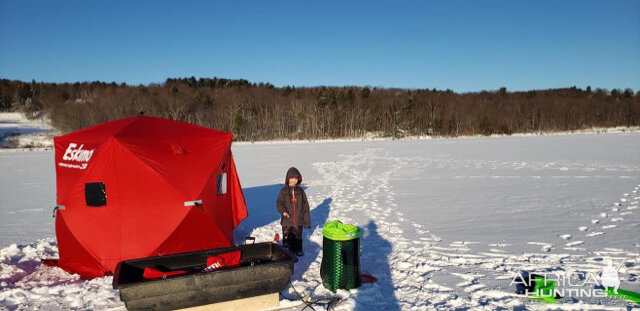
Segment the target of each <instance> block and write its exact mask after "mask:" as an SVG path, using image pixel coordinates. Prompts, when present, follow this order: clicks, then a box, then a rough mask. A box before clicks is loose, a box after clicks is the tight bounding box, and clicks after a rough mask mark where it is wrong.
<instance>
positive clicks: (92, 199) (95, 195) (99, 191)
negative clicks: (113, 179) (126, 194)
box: [84, 182, 107, 206]
mask: <svg viewBox="0 0 640 311" xmlns="http://www.w3.org/2000/svg"><path fill="white" fill-rule="evenodd" d="M84 199H85V201H86V202H87V206H105V205H107V189H106V188H105V186H104V183H103V182H90V183H86V184H84Z"/></svg>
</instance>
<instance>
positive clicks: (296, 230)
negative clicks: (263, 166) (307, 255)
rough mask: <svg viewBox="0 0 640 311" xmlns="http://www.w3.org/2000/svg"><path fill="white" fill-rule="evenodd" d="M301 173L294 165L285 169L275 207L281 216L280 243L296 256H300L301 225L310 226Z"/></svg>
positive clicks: (307, 203) (301, 253)
mask: <svg viewBox="0 0 640 311" xmlns="http://www.w3.org/2000/svg"><path fill="white" fill-rule="evenodd" d="M301 182H302V175H301V174H300V171H298V169H296V168H295V167H292V168H290V169H289V170H288V171H287V177H286V178H285V186H284V187H282V189H280V193H278V198H277V199H276V208H277V209H278V212H279V213H280V216H281V217H282V218H281V219H280V224H281V225H282V244H283V246H284V247H286V248H288V249H289V250H290V251H291V252H292V253H294V254H296V256H302V255H303V252H302V226H305V227H307V228H311V217H310V216H309V202H308V201H307V195H306V194H305V193H304V190H302V188H301V187H300V183H301Z"/></svg>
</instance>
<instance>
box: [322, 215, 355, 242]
mask: <svg viewBox="0 0 640 311" xmlns="http://www.w3.org/2000/svg"><path fill="white" fill-rule="evenodd" d="M322 235H324V236H325V237H326V238H328V239H330V240H334V241H348V240H353V239H357V238H359V237H360V228H358V227H356V226H354V225H349V224H343V223H342V222H340V221H338V220H334V221H330V222H327V223H325V224H324V227H322Z"/></svg>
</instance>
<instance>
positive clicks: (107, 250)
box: [54, 116, 247, 279]
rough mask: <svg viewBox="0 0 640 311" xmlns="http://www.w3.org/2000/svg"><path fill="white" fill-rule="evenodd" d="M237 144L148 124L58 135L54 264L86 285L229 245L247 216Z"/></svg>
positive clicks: (222, 135)
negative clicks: (126, 269)
mask: <svg viewBox="0 0 640 311" xmlns="http://www.w3.org/2000/svg"><path fill="white" fill-rule="evenodd" d="M232 138H233V135H232V134H230V133H226V132H221V131H216V130H212V129H209V128H205V127H200V126H196V125H192V124H188V123H183V122H178V121H174V120H169V119H163V118H156V117H147V116H140V117H133V118H127V119H121V120H116V121H112V122H107V123H103V124H100V125H96V126H93V127H90V128H86V129H83V130H79V131H76V132H73V133H69V134H67V135H63V136H58V137H55V138H54V142H55V165H56V187H57V192H56V196H57V207H56V208H57V210H56V214H55V215H56V237H57V242H58V249H59V254H60V258H59V259H58V261H57V263H56V265H57V266H59V267H61V268H63V269H64V270H66V271H68V272H71V273H77V274H79V275H80V276H82V277H83V278H86V279H90V278H94V277H100V276H104V275H109V274H111V273H113V271H114V270H115V267H116V265H117V263H118V262H120V261H122V260H126V259H133V258H142V257H149V256H158V255H166V254H173V253H180V252H188V251H196V250H202V249H209V248H219V247H227V246H231V245H233V229H234V228H235V227H236V226H237V225H238V223H239V222H240V221H242V220H243V219H244V218H245V217H247V209H246V204H245V201H244V196H243V194H242V188H241V187H240V180H239V179H238V174H237V173H236V168H235V164H234V162H233V156H232V154H231V149H230V148H231V141H232Z"/></svg>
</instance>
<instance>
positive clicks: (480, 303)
mask: <svg viewBox="0 0 640 311" xmlns="http://www.w3.org/2000/svg"><path fill="white" fill-rule="evenodd" d="M233 152H234V157H235V160H236V164H237V167H238V173H239V176H240V179H241V182H242V186H243V189H244V193H245V197H246V199H247V204H248V209H249V218H247V219H246V220H244V221H243V222H242V223H241V225H240V227H239V228H238V229H237V230H236V241H237V242H238V243H240V242H241V241H243V238H244V236H247V235H253V236H255V237H256V238H257V240H258V241H268V240H271V239H272V238H273V236H274V235H275V234H276V233H278V232H279V231H280V226H279V219H278V215H277V212H276V211H275V197H276V195H277V191H278V190H279V188H280V187H281V186H282V183H283V181H284V174H285V172H286V170H287V169H288V168H289V167H290V166H296V167H297V168H298V169H300V171H301V172H302V174H303V179H304V182H303V185H304V186H305V187H306V192H307V195H308V197H309V201H310V202H309V203H310V205H311V206H312V212H311V216H312V229H308V230H305V245H304V247H305V255H304V256H303V257H302V258H301V260H300V261H299V262H298V263H296V268H295V269H296V271H295V273H294V277H293V284H294V286H296V288H297V289H298V290H299V291H304V292H312V293H313V295H314V296H318V297H320V296H324V295H328V294H331V293H330V292H328V291H326V290H325V289H324V288H323V287H322V285H320V284H321V280H320V274H319V265H320V262H321V260H322V251H321V244H322V229H321V226H322V224H323V223H324V222H326V221H328V220H336V219H337V220H341V221H343V222H347V223H353V224H356V225H358V226H360V227H361V228H362V229H363V236H362V239H361V242H362V248H363V250H362V252H363V253H362V258H361V261H362V270H363V272H364V273H368V274H372V275H374V276H375V277H377V278H378V282H377V283H376V284H373V285H372V284H365V285H363V286H362V287H361V288H359V289H358V290H351V291H342V290H340V291H338V293H337V295H339V296H341V297H342V298H344V301H343V303H342V304H341V305H340V307H339V309H342V310H352V309H361V310H373V309H382V308H387V309H392V310H393V309H412V308H418V309H424V308H428V307H433V308H442V309H451V308H485V309H487V310H493V309H495V308H497V307H505V308H519V307H526V308H535V309H537V308H542V309H544V308H551V307H562V306H565V307H571V308H578V309H581V308H582V309H591V308H605V309H606V308H612V309H616V308H620V307H621V306H624V305H625V304H624V302H622V301H620V300H613V299H611V298H593V297H567V298H565V299H563V300H562V303H563V305H540V304H535V303H533V302H531V301H530V300H529V298H526V297H524V296H519V295H516V294H514V292H515V286H513V285H512V284H511V281H512V279H513V277H514V276H515V275H516V274H517V273H520V272H522V271H529V272H544V271H547V272H548V271H562V272H564V273H568V274H571V273H578V272H579V273H594V274H597V273H599V272H600V271H602V269H603V268H604V267H605V265H606V261H607V260H608V259H612V260H613V261H614V262H615V265H616V266H618V265H620V266H621V268H620V270H619V275H620V280H621V288H625V289H630V290H635V291H640V280H639V279H638V277H639V275H640V255H639V251H640V209H638V201H639V199H640V194H639V187H640V133H626V134H604V135H599V134H582V135H557V136H556V135H554V136H511V137H482V138H459V139H436V140H399V141H367V142H316V143H263V144H249V143H241V144H236V145H234V147H233ZM54 205H55V174H54V165H53V152H52V151H35V152H3V153H0V248H2V250H0V282H1V283H0V310H1V309H3V306H4V308H8V309H15V308H26V309H30V308H33V307H43V308H44V307H47V308H53V309H67V308H70V307H78V308H82V309H84V308H94V309H123V308H124V307H123V305H122V303H121V302H120V301H119V299H118V296H117V292H115V291H113V290H111V288H110V282H111V278H109V277H107V278H101V279H96V280H92V281H79V280H77V277H75V276H71V275H69V274H67V273H65V272H63V271H61V270H59V269H57V268H48V267H43V266H41V265H40V264H39V263H38V260H37V259H38V256H44V255H55V254H56V252H57V247H56V246H55V241H54V239H52V238H54V237H55V232H54V227H53V220H54V219H53V218H52V217H51V215H52V208H53V206H54ZM42 238H45V239H44V240H39V239H42ZM12 244H16V245H12ZM284 295H285V296H286V297H287V298H290V299H291V300H294V298H295V295H294V294H293V291H292V290H291V289H288V290H287V291H285V293H284ZM98 301H100V302H98ZM287 303H293V302H289V301H287V300H284V299H283V300H282V304H287Z"/></svg>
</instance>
